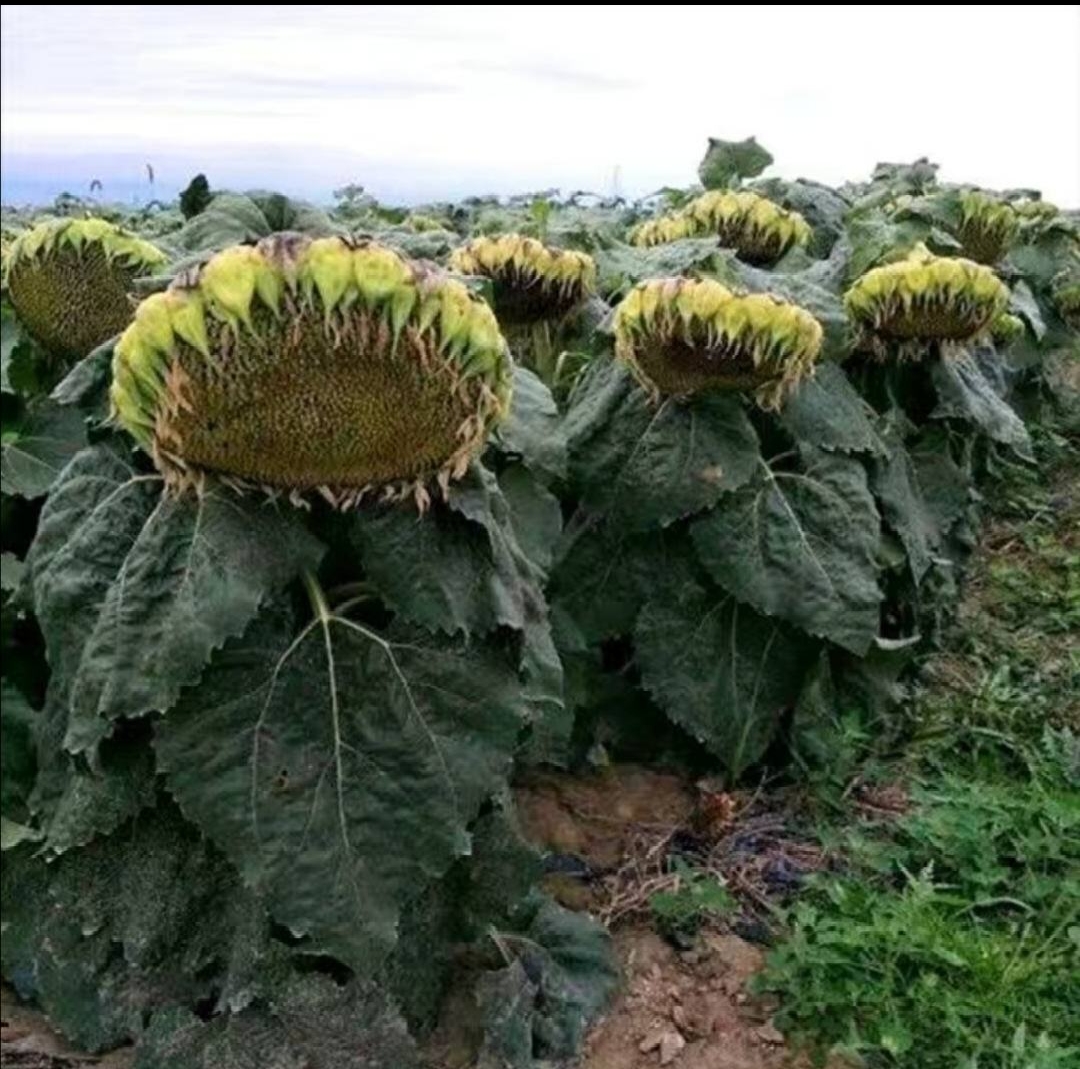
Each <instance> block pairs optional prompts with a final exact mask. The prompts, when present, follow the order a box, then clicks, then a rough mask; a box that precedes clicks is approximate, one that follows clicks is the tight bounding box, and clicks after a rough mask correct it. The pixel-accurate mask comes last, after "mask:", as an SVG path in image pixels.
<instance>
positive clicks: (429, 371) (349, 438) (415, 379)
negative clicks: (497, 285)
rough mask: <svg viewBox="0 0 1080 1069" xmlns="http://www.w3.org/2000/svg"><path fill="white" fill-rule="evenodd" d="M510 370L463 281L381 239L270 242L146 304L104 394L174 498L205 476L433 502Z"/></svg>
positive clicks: (493, 326) (487, 314) (345, 500)
mask: <svg viewBox="0 0 1080 1069" xmlns="http://www.w3.org/2000/svg"><path fill="white" fill-rule="evenodd" d="M510 375H511V365H510V360H509V356H508V353H507V348H506V343H505V341H504V339H503V336H502V334H501V333H500V331H499V327H498V324H497V323H496V321H495V317H494V315H493V314H492V312H491V309H490V308H488V306H487V305H486V304H485V303H484V302H483V301H482V300H480V299H479V298H478V297H476V296H474V295H473V294H472V293H470V292H469V290H468V289H467V288H466V287H465V286H464V285H463V284H462V283H461V282H459V281H457V280H456V279H453V278H451V277H449V276H447V275H445V274H443V273H442V272H440V271H439V270H438V269H436V268H435V267H434V266H432V265H428V264H422V263H414V262H411V261H409V260H407V259H405V258H404V257H402V256H401V255H399V254H398V253H397V252H394V251H393V250H391V249H389V248H386V247H384V246H381V245H378V244H376V243H374V242H368V241H361V242H349V241H346V240H344V239H342V238H337V237H331V238H318V239H311V238H308V237H304V236H301V235H298V234H277V235H274V236H272V237H270V238H266V239H264V240H263V241H261V242H259V244H258V245H255V246H246V245H240V246H234V247H232V248H228V249H225V250H224V251H222V252H220V253H218V254H217V255H216V256H214V257H213V258H212V259H211V260H209V261H208V262H207V263H206V264H204V265H203V266H202V267H200V268H198V269H196V270H193V271H191V272H190V273H188V274H187V275H185V276H182V277H181V278H179V279H177V280H176V281H175V282H174V283H173V285H172V286H171V287H170V288H169V289H168V290H166V291H165V292H164V293H158V294H155V295H153V296H152V297H149V298H147V300H145V301H143V302H142V304H141V305H139V308H138V310H137V312H136V314H135V321H134V322H133V323H132V325H131V326H130V327H129V328H128V329H127V330H126V331H125V332H124V335H123V337H122V338H121V339H120V341H119V343H118V344H117V347H116V353H115V356H114V361H113V386H112V400H113V406H114V410H115V413H116V416H117V418H118V419H119V421H120V422H121V423H122V424H123V425H124V426H125V427H126V428H127V429H128V430H129V431H130V432H131V433H132V434H133V435H134V436H135V438H136V439H137V440H138V441H139V442H140V444H141V445H142V446H143V447H144V448H146V449H147V450H148V451H149V452H150V453H151V454H152V455H153V457H154V459H155V462H156V463H157V465H158V467H159V469H160V470H161V471H162V472H163V473H164V475H165V477H166V480H167V482H168V483H169V484H170V485H171V486H172V487H174V488H176V489H183V488H185V487H187V486H190V485H193V484H197V483H198V482H199V481H200V480H202V479H203V478H204V477H205V476H207V475H212V476H217V477H219V478H221V479H223V480H224V481H226V482H230V483H232V484H234V485H237V486H262V487H265V488H267V489H269V490H271V491H280V492H285V493H288V494H290V495H291V496H293V497H294V499H299V498H301V497H303V496H304V495H305V494H308V493H310V492H313V491H314V492H318V493H320V494H321V495H322V496H323V497H325V498H327V499H328V500H329V501H331V503H333V504H335V505H338V506H341V507H345V506H350V505H353V504H356V503H358V502H359V501H360V500H361V498H363V497H364V496H365V495H368V494H373V493H379V494H381V495H382V496H385V497H388V498H403V497H406V496H409V495H412V496H414V497H415V499H416V500H417V502H418V504H420V505H421V506H424V505H425V504H426V502H427V500H428V499H429V493H428V489H427V488H428V486H429V484H430V483H431V482H432V481H437V482H438V484H439V485H440V486H441V487H442V488H443V490H444V492H445V490H446V489H447V487H448V484H449V481H450V480H451V479H456V478H459V477H460V476H461V475H463V474H464V472H465V470H466V469H467V467H468V465H469V462H470V460H471V459H472V458H473V457H474V456H475V455H476V454H477V453H478V452H479V451H480V449H481V448H482V446H483V443H484V440H485V437H486V434H487V432H488V430H489V429H490V427H491V426H492V424H493V423H494V422H495V421H496V420H498V419H499V418H500V417H501V416H502V415H503V414H504V413H505V412H506V410H507V406H508V404H509V393H510Z"/></svg>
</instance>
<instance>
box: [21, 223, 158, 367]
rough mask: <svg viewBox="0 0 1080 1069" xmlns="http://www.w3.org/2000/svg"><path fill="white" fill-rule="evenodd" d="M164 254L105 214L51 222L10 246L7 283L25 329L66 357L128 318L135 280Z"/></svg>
mask: <svg viewBox="0 0 1080 1069" xmlns="http://www.w3.org/2000/svg"><path fill="white" fill-rule="evenodd" d="M166 259H167V257H166V256H165V254H164V253H163V252H162V251H161V250H160V249H158V248H155V247H154V246H153V245H151V244H150V243H149V242H147V241H143V240H142V238H140V237H137V236H136V235H134V234H130V233H128V232H127V231H126V230H122V229H121V228H120V227H118V226H114V225H113V224H112V223H109V222H106V221H105V220H104V219H54V220H50V221H48V222H44V223H39V224H38V225H37V226H35V227H34V228H33V229H31V230H28V231H26V232H25V233H23V234H20V235H19V236H18V237H17V238H16V239H15V240H14V241H13V242H12V243H11V246H10V248H9V249H8V250H7V255H6V257H5V280H6V283H7V287H8V292H9V293H10V295H11V303H12V305H13V306H14V308H15V311H16V313H17V314H18V316H19V319H20V321H21V322H22V324H23V325H24V326H25V327H26V329H27V330H28V331H29V332H30V333H31V334H32V335H33V336H34V338H35V339H36V340H37V341H38V342H40V343H41V345H42V346H43V347H44V348H45V349H46V350H48V351H49V352H50V353H52V354H53V355H54V356H56V357H58V358H61V359H64V360H66V361H71V360H78V359H81V358H82V357H84V356H86V355H87V353H89V352H90V351H91V350H93V349H95V348H97V346H99V345H100V344H101V343H102V342H105V341H108V340H109V338H111V337H113V335H115V334H119V333H120V331H122V330H123V329H124V327H126V326H127V324H128V323H130V322H131V316H132V312H133V310H134V305H133V303H132V301H131V299H130V296H131V293H132V290H133V284H134V281H135V279H136V278H138V277H139V276H140V275H145V274H148V273H150V272H152V271H154V270H155V269H157V268H159V267H161V266H162V265H163V264H164V263H165V262H166Z"/></svg>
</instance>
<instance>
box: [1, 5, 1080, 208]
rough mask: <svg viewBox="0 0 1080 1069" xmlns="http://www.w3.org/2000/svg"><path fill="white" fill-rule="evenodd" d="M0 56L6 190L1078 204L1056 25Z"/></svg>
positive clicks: (803, 19)
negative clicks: (682, 189)
mask: <svg viewBox="0 0 1080 1069" xmlns="http://www.w3.org/2000/svg"><path fill="white" fill-rule="evenodd" d="M2 42H3V43H2V49H3V64H2V95H0V131H2V132H0V146H2V152H3V170H4V172H5V177H6V176H7V175H8V174H9V172H12V171H14V170H16V169H17V168H18V166H19V163H20V161H21V160H24V159H29V158H33V159H38V160H42V159H45V160H52V161H54V162H57V163H65V164H67V165H69V166H71V167H73V168H76V169H78V167H79V165H80V160H84V159H89V158H95V157H101V156H102V155H103V154H108V153H123V154H125V155H130V157H131V158H140V159H142V158H145V159H151V160H159V159H160V160H167V161H170V163H174V164H175V166H176V167H177V168H179V169H181V170H182V171H183V172H184V173H188V172H190V171H192V170H195V169H199V168H205V169H207V170H210V171H211V172H213V171H214V169H215V167H216V168H217V169H218V171H219V173H220V171H222V170H224V171H227V172H228V173H229V174H230V175H235V176H236V178H235V180H236V181H239V182H241V183H244V184H256V183H257V184H262V185H274V184H283V185H284V184H288V182H295V181H297V180H298V176H301V175H302V176H303V181H304V182H306V183H312V182H314V183H316V184H320V185H321V186H322V187H323V188H324V189H329V188H330V187H331V186H333V185H335V184H339V183H340V182H341V181H343V180H345V179H348V178H356V179H359V180H361V181H364V180H365V179H366V178H367V176H382V178H381V180H382V181H386V182H391V183H396V184H398V185H399V186H400V187H401V189H404V190H406V191H409V192H415V193H417V194H418V195H428V196H431V195H435V194H437V192H438V191H439V190H440V189H442V188H451V189H453V191H454V192H460V191H462V189H463V188H471V189H473V190H474V191H476V192H481V191H490V190H498V191H503V192H507V191H511V190H514V189H523V188H526V189H527V188H538V187H544V186H549V185H561V186H563V187H566V188H578V187H589V188H601V189H607V188H609V187H610V185H611V181H612V175H613V173H614V170H615V168H616V167H618V168H619V173H620V175H621V181H622V184H623V187H624V189H625V190H626V191H628V192H631V193H640V192H644V191H647V190H649V189H651V188H655V187H656V186H658V185H661V184H664V183H671V184H685V183H687V182H689V181H691V180H692V179H693V177H694V168H695V166H696V163H697V161H698V159H699V157H700V155H701V152H702V149H703V146H704V141H705V138H706V137H707V136H708V135H710V134H712V135H716V136H722V137H733V138H739V137H744V136H746V135H748V134H751V133H753V134H755V135H756V136H757V138H758V140H759V141H760V142H762V144H764V145H766V146H767V147H768V148H769V149H770V150H771V151H772V152H773V153H774V155H775V156H776V158H777V164H776V169H777V171H778V172H779V173H781V174H785V175H789V176H795V175H805V176H807V177H813V178H818V179H821V180H824V181H829V182H837V181H840V180H843V179H845V178H858V177H861V176H864V175H866V174H868V172H869V170H870V169H871V167H872V166H873V165H874V163H876V162H877V161H879V160H882V159H890V160H895V159H899V160H905V159H913V158H915V157H917V156H921V155H928V156H930V157H931V158H932V159H934V160H936V161H937V162H939V163H941V164H942V165H943V175H944V177H946V178H948V179H953V180H957V181H975V182H979V183H980V184H983V185H988V186H995V187H1008V186H1018V185H1027V186H1036V187H1041V188H1042V189H1043V190H1044V191H1045V193H1046V194H1047V195H1048V196H1050V197H1052V198H1054V199H1058V200H1060V201H1062V202H1064V203H1066V204H1073V205H1075V204H1077V203H1080V8H1077V7H1075V6H1045V7H1042V8H1038V7H1018V6H1004V7H985V6H984V7H978V8H971V7H917V6H916V7H912V6H907V7H880V6H879V7H870V6H868V7H861V8H859V7H827V6H826V7H820V6H819V7H813V8H798V7H785V6H774V7H730V8H728V7H701V8H698V7H685V8H681V7H659V6H656V7H624V8H612V7H604V8H597V7H589V6H584V7H566V8H563V7H532V8H529V7H460V6H459V7H446V6H443V7H423V6H390V7H333V8H319V7H273V6H270V7H263V8H251V7H243V8H241V7H216V8H212V7H200V6H176V5H173V6H167V5H162V6H150V5H145V6H134V7H69V8H60V7H40V6H34V7H31V6H19V5H9V6H7V7H5V8H4V11H3V35H2ZM247 162H250V166H251V168H252V173H246V172H245V171H244V167H245V164H246V163H247ZM256 166H257V167H258V168H259V170H255V167H256ZM77 173H84V172H79V171H77ZM320 174H321V175H323V176H324V177H323V178H322V180H321V181H320V177H319V176H320ZM371 184H372V185H375V186H376V187H377V183H376V182H374V181H372V182H371ZM376 191H377V192H383V193H384V194H385V195H387V196H393V195H394V194H395V192H400V190H395V189H379V188H378V187H377V188H376Z"/></svg>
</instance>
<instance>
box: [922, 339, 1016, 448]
mask: <svg viewBox="0 0 1080 1069" xmlns="http://www.w3.org/2000/svg"><path fill="white" fill-rule="evenodd" d="M930 374H931V377H932V379H933V382H934V388H935V389H936V390H937V395H938V403H937V407H936V408H935V409H934V411H933V413H931V416H932V418H934V419H962V420H964V421H965V422H968V423H974V424H975V425H976V426H977V427H979V428H981V429H982V430H983V431H985V432H986V434H988V435H989V436H990V437H991V438H993V439H994V441H995V442H1001V443H1003V444H1004V445H1010V446H1012V447H1013V448H1014V449H1015V450H1016V451H1017V453H1019V454H1020V455H1021V456H1023V457H1026V458H1028V459H1031V458H1032V457H1033V454H1032V452H1031V439H1030V437H1029V436H1028V432H1027V428H1026V427H1025V426H1024V422H1023V420H1021V418H1020V417H1019V416H1018V415H1017V414H1016V412H1014V411H1013V409H1012V408H1011V407H1010V406H1009V404H1008V402H1007V401H1005V400H1004V398H1003V397H1002V396H1001V395H1000V394H999V393H998V392H997V391H996V390H995V389H994V387H993V385H992V384H991V383H990V381H989V380H988V379H987V377H986V376H985V375H984V374H983V372H982V370H981V369H980V368H979V365H978V363H976V361H975V359H974V357H973V356H972V355H971V353H968V352H962V353H956V354H953V355H951V356H948V357H943V358H941V359H940V360H937V361H935V362H934V364H933V367H932V368H931V371H930Z"/></svg>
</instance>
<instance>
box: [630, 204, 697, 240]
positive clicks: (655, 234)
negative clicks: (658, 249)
mask: <svg viewBox="0 0 1080 1069" xmlns="http://www.w3.org/2000/svg"><path fill="white" fill-rule="evenodd" d="M690 229H691V227H690V219H689V218H688V217H687V216H685V215H682V214H680V213H679V212H672V213H669V214H668V215H658V216H657V217H656V218H655V219H646V220H645V221H644V222H642V223H638V225H637V226H635V227H634V229H633V230H631V231H630V235H629V241H630V244H631V245H637V246H638V247H639V248H650V247H651V246H653V245H666V244H667V243H668V242H669V241H681V240H682V239H683V238H688V237H690V236H691V235H690Z"/></svg>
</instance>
